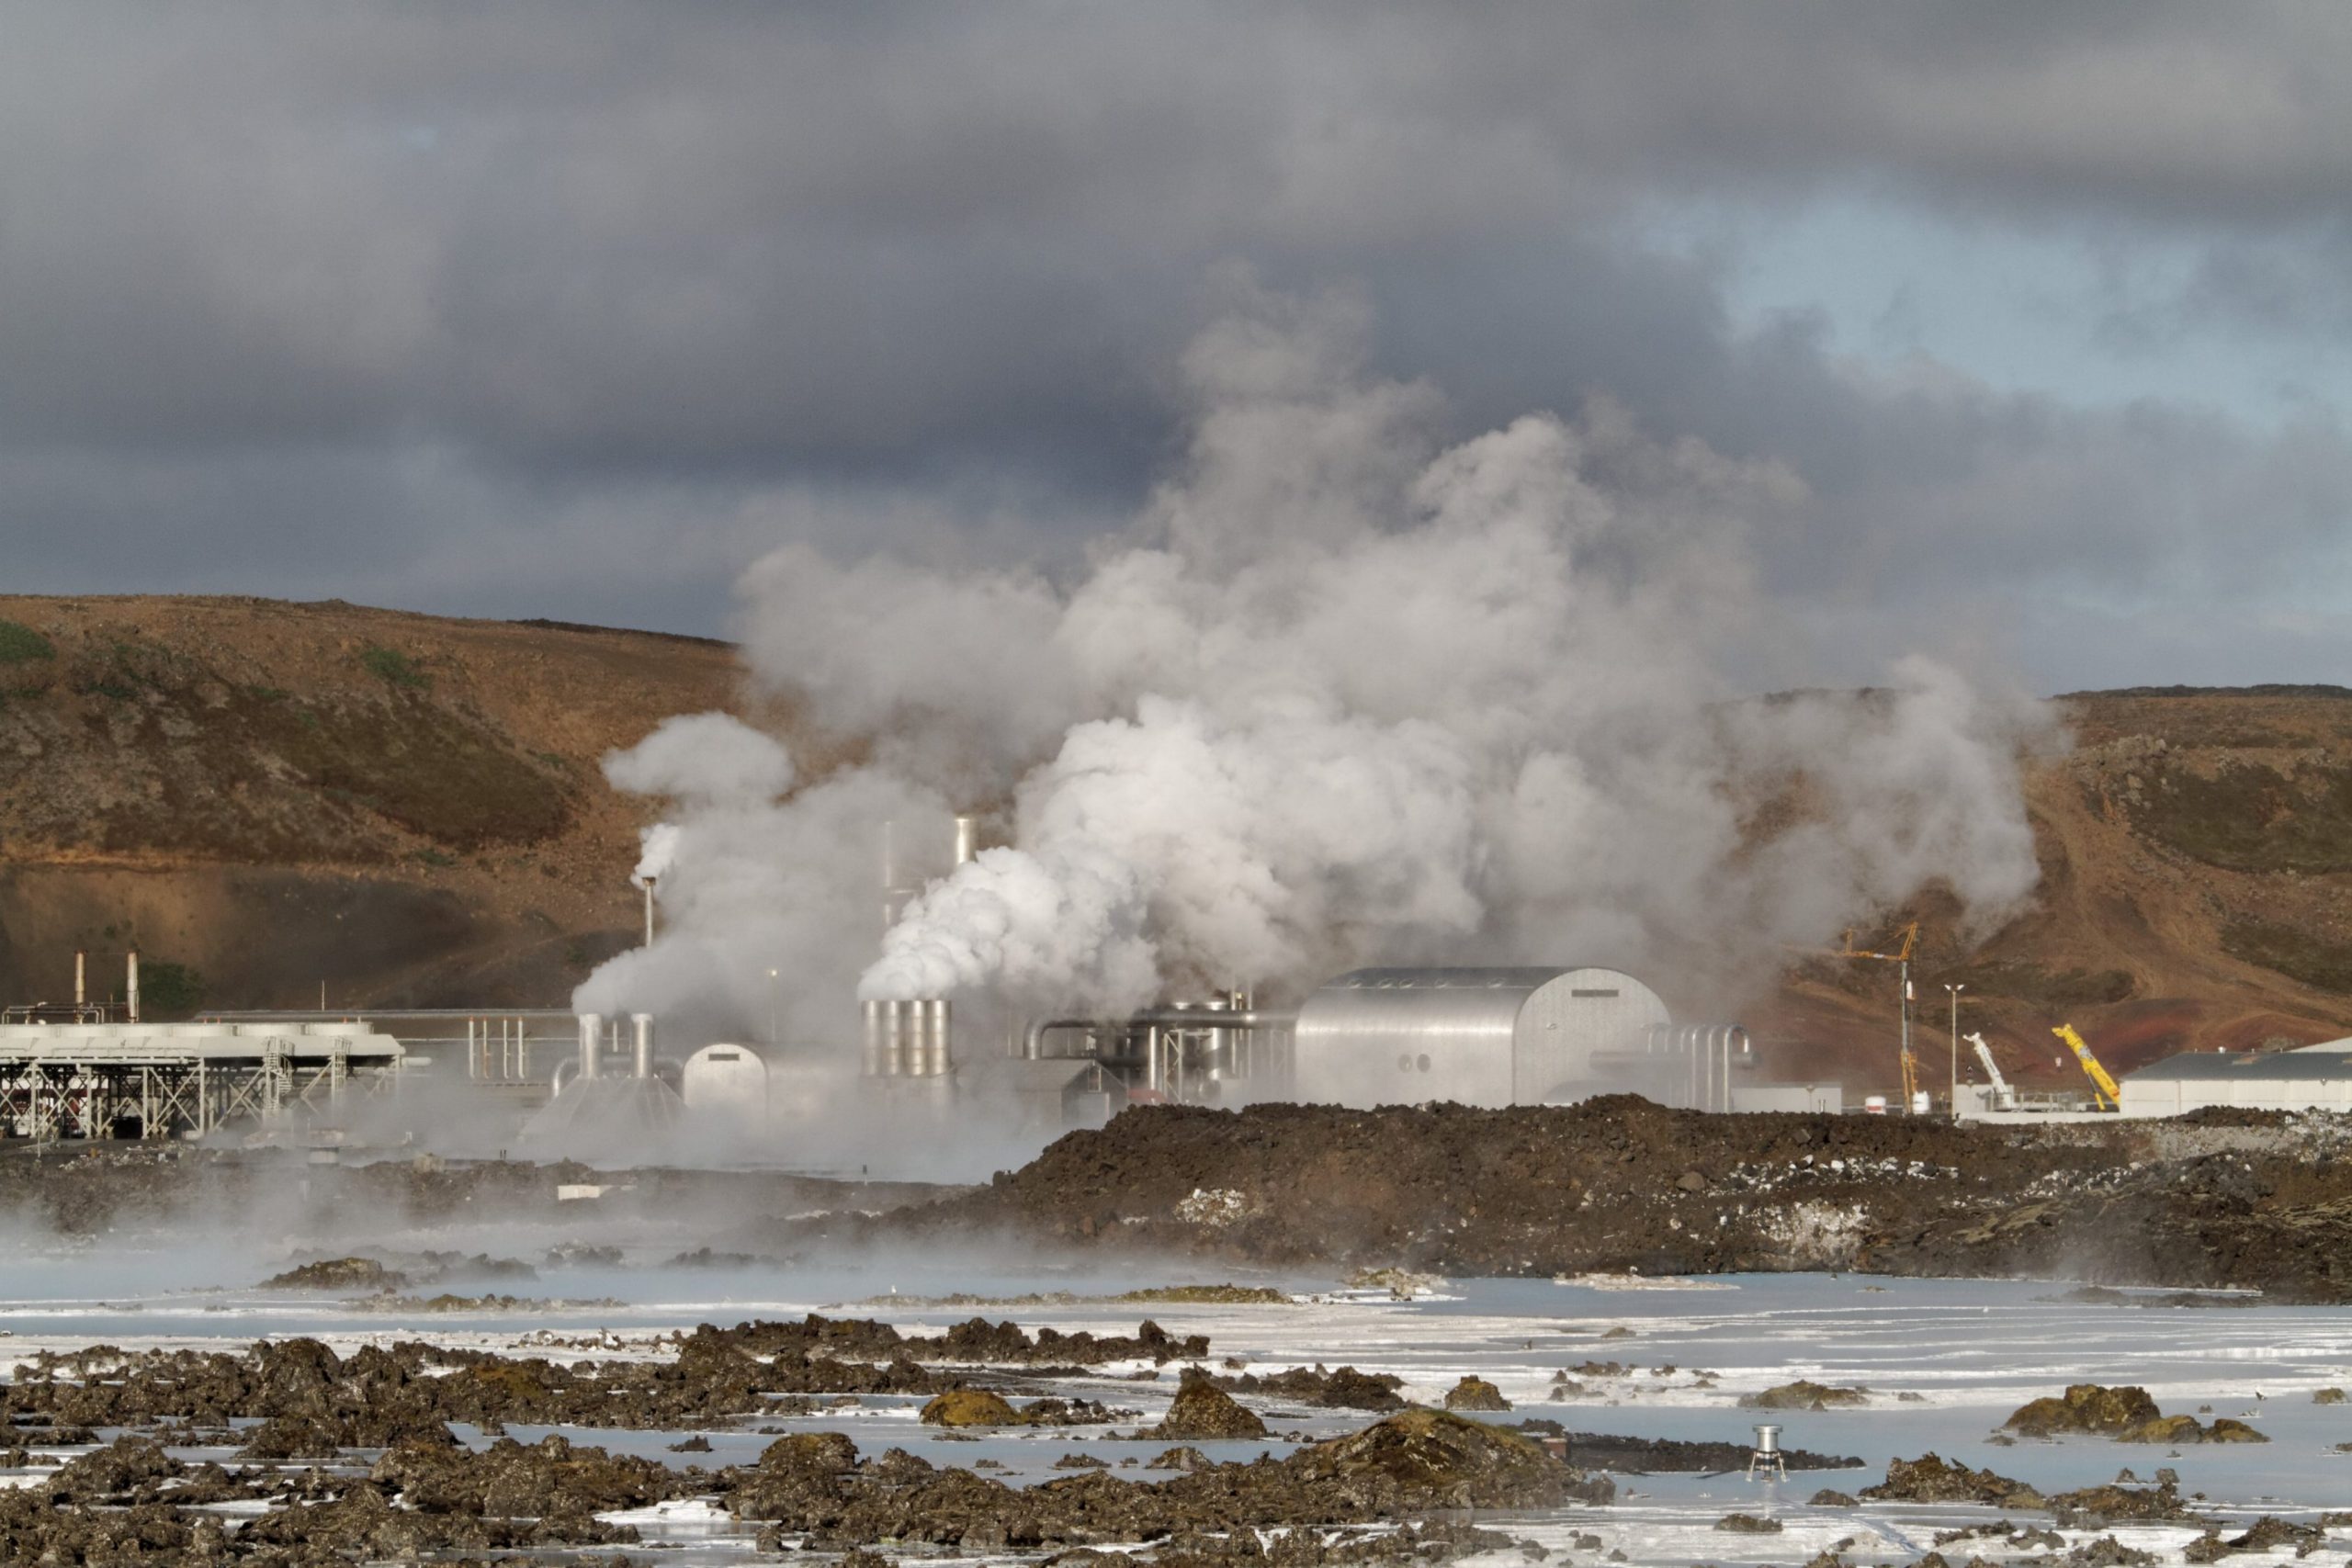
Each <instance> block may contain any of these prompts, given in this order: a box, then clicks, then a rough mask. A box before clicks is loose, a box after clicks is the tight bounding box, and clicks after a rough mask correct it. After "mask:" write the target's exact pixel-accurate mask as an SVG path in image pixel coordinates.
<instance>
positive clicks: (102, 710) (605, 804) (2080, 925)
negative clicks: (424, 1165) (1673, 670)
mask: <svg viewBox="0 0 2352 1568" xmlns="http://www.w3.org/2000/svg"><path fill="white" fill-rule="evenodd" d="M745 700H746V694H745V692H744V691H743V689H742V688H741V683H740V682H739V680H738V672H737V666H736V664H735V661H734V659H733V656H732V653H731V651H730V650H729V649H728V648H727V647H726V646H725V645H723V644H720V643H717V642H707V641H700V640H695V639H691V638H682V637H662V636H657V635H652V634H647V633H639V632H626V631H613V630H605V629H600V628H594V627H584V626H556V625H548V624H523V623H501V622H488V621H459V620H449V619H443V618H436V617H432V616H425V615H405V614H400V613H396V612H392V611H385V610H372V609H363V608H360V607H357V606H355V605H350V604H334V603H330V604H278V603H271V602H267V601H261V600H250V599H179V598H119V599H116V598H107V599H31V598H6V597H0V999H6V1000H11V1001H14V1000H34V999H51V1000H54V999H58V998H61V997H62V996H63V995H65V994H66V993H67V991H68V988H69V987H70V986H71V984H72V962H73V953H74V949H75V948H76V947H77V946H78V947H85V948H88V949H90V950H91V951H92V952H93V953H95V954H97V955H99V958H98V963H97V967H96V970H95V973H96V975H97V976H98V977H99V978H100V980H101V982H102V983H107V984H110V983H112V982H113V981H114V980H115V977H116V968H115V965H116V963H117V962H118V960H117V956H116V955H118V954H119V953H120V952H121V951H122V950H123V949H124V948H126V947H128V946H130V945H132V944H133V943H136V944H137V945H138V946H140V947H141V950H142V952H143V953H145V955H146V957H147V960H148V963H149V972H150V983H149V987H148V989H149V993H150V999H151V1000H160V1001H164V1002H166V1003H167V1004H168V1003H172V1002H177V1003H180V1004H182V1005H186V1004H187V1002H189V1001H190V1000H191V999H193V998H196V996H197V995H198V993H196V992H194V991H193V990H191V989H190V988H189V987H190V985H191V984H193V983H194V982H197V981H200V984H201V992H200V998H201V999H202V1000H203V1001H205V1002H207V1003H209V1004H212V1005H226V1006H301V1005H316V1003H317V1001H318V998H319V987H320V985H321V982H322V981H323V982H325V984H326V986H327V993H328V999H329V1000H330V1002H332V1003H334V1004H335V1005H337V1006H362V1005H378V1006H385V1005H411V1006H426V1005H440V1004H450V1003H459V1002H463V1003H472V1004H497V1005H534V1004H536V1005H556V1004H560V1003H561V1002H562V1001H563V1000H564V999H565V998H566V997H567V996H568V995H569V993H570V991H571V986H572V985H573V984H574V983H575V982H576V981H577V980H578V979H579V978H580V977H581V976H583V975H584V974H585V973H586V972H587V971H588V969H589V968H590V967H592V966H593V965H594V964H595V963H596V962H597V961H598V960H599V959H601V958H602V957H603V956H604V955H605V954H606V953H610V952H612V951H614V950H615V949H616V948H617V947H618V946H620V945H622V944H624V943H626V942H629V941H632V940H634V934H633V933H634V932H635V931H636V930H637V920H638V910H639V905H638V902H637V897H636V895H635V893H634V891H633V890H632V889H631V887H630V886H629V885H628V871H629V868H630V866H631V865H632V864H633V863H634V862H635V859H636V854H637V829H639V826H640V825H641V824H642V823H643V822H644V821H645V820H646V819H647V818H646V807H645V805H644V803H642V802H639V801H635V800H631V799H628V798H627V797H623V796H620V795H616V794H615V793H614V792H613V791H612V790H611V789H610V788H609V786H607V785H606V784H605V781H604V778H603V775H602V773H600V772H599V767H598V764H599V761H600V760H601V759H602V757H603V756H604V754H605V752H606V751H607V750H611V749H612V748H615V747H617V746H624V745H628V744H629V743H631V742H633V741H635V740H636V739H639V737H641V736H642V735H643V734H644V733H645V732H646V731H647V730H649V729H650V728H652V727H653V726H654V725H655V724H657V723H659V722H660V721H661V720H662V718H664V717H666V716H670V715H672V714H676V713H683V712H691V711H696V710H700V709H704V708H708V707H713V706H733V707H736V708H737V709H738V710H739V711H741V706H742V704H743V702H744V701H745ZM2058 706H2059V709H2060V712H2061V715H2062V716H2063V717H2064V722H2065V724H2066V725H2067V727H2068V728H2069V729H2070V731H2071V733H2072V735H2073V738H2074V745H2073V747H2072V749H2071V750H2069V751H2068V752H2066V753H2065V754H2064V755H2063V756H2061V757H2059V758H2057V759H2056V760H2053V761H2041V762H2036V763H2033V764H2031V765H2030V773H2029V776H2028V780H2027V796H2028V801H2029V804H2030V810H2031V814H2032V818H2033V824H2034V829H2035V833H2036V838H2037V840H2038V842H2039V845H2040V851H2041V863H2042V873H2043V884H2042V890H2041V899H2040V902H2039V904H2038V906H2037V908H2034V909H2033V910H2031V911H2030V912H2029V913H2028V914H2026V915H2025V916H2024V917H2023V918H2021V919H2018V920H2016V921H2015V922H2013V923H2012V924H2010V925H2009V926H2007V928H2005V929H2003V930H2001V931H1996V932H1993V933H1990V934H1989V935H1988V936H1985V937H1984V938H1983V940H1981V941H1978V940H1970V939H1966V938H1964V937H1963V936H1962V932H1961V931H1960V930H1959V927H1958V924H1957V921H1956V919H1955V918H1954V917H1955V911H1954V910H1953V909H1951V908H1950V907H1949V905H1948V904H1946V903H1944V902H1942V901H1939V899H1937V898H1935V897H1927V898H1923V899H1921V900H1920V901H1919V902H1918V903H1917V906H1916V907H1915V908H1909V909H1904V910H1889V911H1883V913H1882V916H1881V918H1880V919H1878V920H1876V921H1875V922H1873V924H1872V926H1871V928H1869V929H1865V930H1863V931H1860V932H1858V933H1857V941H1858V943H1859V944H1860V945H1861V946H1864V947H1871V948H1879V949H1884V948H1886V947H1888V946H1890V945H1891V944H1892V943H1893V942H1894V931H1896V930H1897V929H1898V928H1899V927H1900V926H1901V925H1903V924H1904V923H1905V922H1906V921H1908V920H1911V919H1917V920H1918V921H1919V922H1920V925H1921V937H1920V943H1919V948H1918V951H1917V954H1916V956H1915V960H1914V963H1913V965H1912V975H1913V979H1914V983H1915V985H1916V987H1917V996H1918V1001H1917V1007H1916V1010H1915V1019H1916V1027H1917V1037H1918V1050H1919V1054H1920V1055H1921V1057H1922V1058H1923V1065H1924V1067H1925V1071H1926V1076H1927V1077H1928V1080H1929V1081H1931V1082H1941V1081H1942V1080H1943V1078H1944V1077H1945V1075H1946V1074H1947V1073H1948V1071H1949V1066H1948V1062H1947V1053H1948V1051H1949V1045H1950V1035H1949V1023H1950V1014H1949V1009H1948V1006H1947V1002H1948V996H1947V993H1946V992H1945V990H1944V989H1943V987H1945V986H1946V985H1947V984H1951V985H1960V986H1962V987H1965V988H1964V990H1963V991H1962V996H1963V998H1966V1000H1965V1004H1964V1006H1963V1008H1962V1015H1961V1021H1960V1022H1961V1029H1962V1032H1966V1031H1968V1030H1970V1029H1981V1030H1983V1031H1984V1032H1985V1033H1986V1035H1987V1036H1988V1038H1990V1039H1991V1040H1992V1041H1993V1042H1994V1043H1995V1045H1996V1049H1997V1051H1998V1052H1999V1054H2000V1055H2001V1057H2002V1060H2003V1064H2004V1066H2005V1069H2006V1070H2007V1071H2008V1072H2010V1073H2011V1074H2012V1075H2014V1076H2015V1077H2018V1079H2019V1080H2020V1081H2022V1082H2024V1083H2026V1084H2028V1085H2048V1086H2063V1087H2076V1086H2078V1085H2079V1084H2080V1082H2081V1079H2080V1077H2079V1075H2078V1074H2077V1073H2076V1071H2075V1067H2074V1066H2073V1064H2072V1062H2071V1060H2070V1059H2067V1058H2064V1057H2063V1056H2062V1055H2060V1054H2059V1053H2060V1049H2061V1048H2060V1047H2059V1046H2058V1045H2057V1043H2056V1042H2055V1041H2054V1040H2052V1037H2051V1035H2050V1032H2049V1031H2050V1027H2051V1025H2052V1024H2054V1023H2057V1022H2059V1021H2066V1020H2071V1021H2073V1022H2074V1023H2075V1025H2076V1026H2077V1027H2078V1028H2080V1029H2081V1030H2082V1031H2083V1032H2085V1034H2086V1035H2087V1036H2088V1037H2089V1038H2090V1040H2091V1042H2092V1043H2093V1044H2094V1046H2096V1047H2097V1048H2098V1050H2099V1052H2100V1053H2101V1055H2103V1056H2106V1057H2108V1058H2109V1059H2110V1060H2111V1062H2112V1065H2114V1066H2116V1067H2117V1068H2118V1069H2119V1070H2122V1069H2127V1068H2129V1067H2131V1066H2135V1065H2137V1064H2139V1063H2141V1062H2143V1061H2146V1060H2149V1059H2152V1058H2154V1057H2156V1056H2161V1055H2169V1054H2170V1053H2172V1052H2174V1051H2177V1050H2181V1049H2190V1048H2210V1047H2212V1046H2216V1045H2226V1046H2231V1047H2241V1048H2242V1047H2247V1046H2259V1045H2262V1044H2265V1043H2304V1042H2309V1041H2315V1040H2322V1039H2328V1038H2333V1037H2335V1036H2339V1035H2342V1034H2346V1033H2347V1032H2352V692H2346V691H2344V690H2341V689H2338V688H2333V687H2319V688H2308V687H2298V688H2256V689H2252V690H2245V691H2221V692H2212V691H2181V690H2167V691H2131V692H2108V693H2089V694H2076V695H2074V696H2069V697H2065V698H2061V699H2059V703H2058ZM757 716H758V717H759V718H761V719H762V721H763V722H766V723H769V724H773V725H776V726H779V727H781V728H784V729H786V730H787V731H788V730H789V729H790V728H791V726H790V718H791V716H790V715H789V714H788V713H786V712H782V711H776V710H770V711H766V712H763V713H761V714H759V715H757ZM804 761H808V762H809V763H810V771H812V772H815V771H820V770H821V768H822V767H823V765H824V759H822V758H804ZM1562 956H1563V958H1577V957H1579V956H1582V955H1577V954H1563V955H1562ZM158 964H163V965H164V967H163V968H161V969H159V968H157V965H158ZM1649 977H1650V978H1651V979H1653V980H1654V981H1655V982H1657V984H1659V985H1660V987H1661V988H1662V989H1663V990H1665V991H1666V992H1667V993H1668V998H1669V999H1670V1000H1673V999H1677V998H1675V997H1674V985H1673V976H1672V975H1671V974H1670V973H1668V974H1663V975H1656V976H1649ZM1898 994H1899V990H1898V985H1897V979H1896V971H1895V969H1894V966H1893V965H1891V964H1882V963H1876V962H1871V961H1867V960H1849V959H1844V958H1838V957H1831V956H1822V955H1815V956H1806V955H1803V954H1794V953H1792V954H1791V955H1790V968H1789V969H1788V971H1787V973H1786V974H1785V975H1784V976H1783V977H1782V981H1781V985H1780V987H1778V988H1777V990H1776V991H1774V992H1773V993H1772V994H1770V995H1769V996H1767V997H1764V998H1758V999H1756V1000H1754V1001H1753V1002H1752V1003H1751V1004H1750V1005H1749V1006H1748V1007H1747V1009H1746V1010H1745V1011H1744V1014H1743V1016H1744V1021H1746V1022H1747V1023H1748V1024H1749V1025H1750V1027H1751V1028H1752V1029H1753V1030H1754V1031H1755V1032H1756V1034H1757V1037H1758V1041H1759V1043H1761V1045H1762V1047H1763V1050H1764V1052H1765V1055H1766V1062H1767V1074H1768V1076H1772V1077H1792V1076H1814V1077H1823V1078H1840V1079H1842V1080H1844V1081H1845V1082H1846V1083H1847V1084H1848V1085H1849V1089H1851V1090H1852V1091H1853V1092H1857V1093H1859V1092H1863V1091H1865V1090H1873V1089H1886V1088H1890V1087H1892V1085H1893V1083H1894V1077H1895V1066H1896V1047H1895V1040H1896V1035H1897V1005H1896V1002H1897V997H1898Z"/></svg>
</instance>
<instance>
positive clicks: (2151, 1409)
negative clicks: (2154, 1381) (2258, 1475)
mask: <svg viewBox="0 0 2352 1568" xmlns="http://www.w3.org/2000/svg"><path fill="white" fill-rule="evenodd" d="M2005 1425H2006V1426H2007V1428H2008V1429H2009V1430H2011V1431H2015V1432H2021V1433H2023V1434H2024V1435H2025V1436H2027V1437H2030V1438H2049V1437H2055V1436H2058V1435H2060V1434H2062V1433H2071V1432H2083V1433H2088V1434H2090V1435H2092V1436H2094V1437H2101V1438H2114V1439H2115V1440H2116V1441H2117V1442H2119V1443H2164V1444H2173V1443H2267V1442H2268V1441H2269V1440H2270V1439H2269V1438H2266V1437H2264V1436H2263V1435H2262V1434H2261V1433H2259V1432H2257V1431H2256V1430H2255V1429H2254V1428H2253V1427H2249V1426H2247V1425H2246V1424H2245V1422H2243V1421H2236V1420H2233V1419H2231V1418H2230V1417H2228V1416H2222V1418H2221V1419H2219V1420H2217V1421H2215V1422H2214V1423H2213V1424H2212V1425H2211V1427H2207V1426H2204V1425H2201V1424H2200V1423H2199V1421H2198V1419H2197V1417H2196V1416H2166V1415H2165V1414H2164V1413H2162V1412H2161V1411H2159V1410H2158V1409H2157V1408H2156V1402H2155V1401H2154V1399H2151V1398H2150V1397H2149V1396H2148V1391H2147V1390H2145V1389H2143V1388H2133V1387H2131V1386H2130V1385H2128V1384H2127V1385H2124V1386H2121V1387H2117V1388H2107V1387H2103V1386H2102V1385H2100V1384H2098V1383H2095V1382H2078V1383H2075V1384H2073V1385H2071V1386H2070V1387H2068V1389H2067V1390H2066V1393H2065V1394H2064V1397H2062V1398H2056V1399H2052V1398H2042V1399H2037V1400H2034V1401H2032V1402H2031V1403H2030V1404H2022V1405H2020V1406H2018V1409H2017V1410H2016V1411H2015V1412H2013V1413H2012V1414H2011V1415H2010V1416H2009V1418H2008V1420H2007V1422H2006V1423H2005Z"/></svg>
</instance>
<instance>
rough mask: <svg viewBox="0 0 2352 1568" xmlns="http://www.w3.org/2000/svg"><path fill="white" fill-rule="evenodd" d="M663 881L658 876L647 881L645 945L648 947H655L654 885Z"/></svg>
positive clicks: (650, 877) (648, 878)
mask: <svg viewBox="0 0 2352 1568" xmlns="http://www.w3.org/2000/svg"><path fill="white" fill-rule="evenodd" d="M661 880H662V879H661V878H660V877H658V876H649V877H647V878H646V879H645V945H646V946H648V947H651V946H652V945H653V885H654V884H655V883H657V882H659V881H661Z"/></svg>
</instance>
